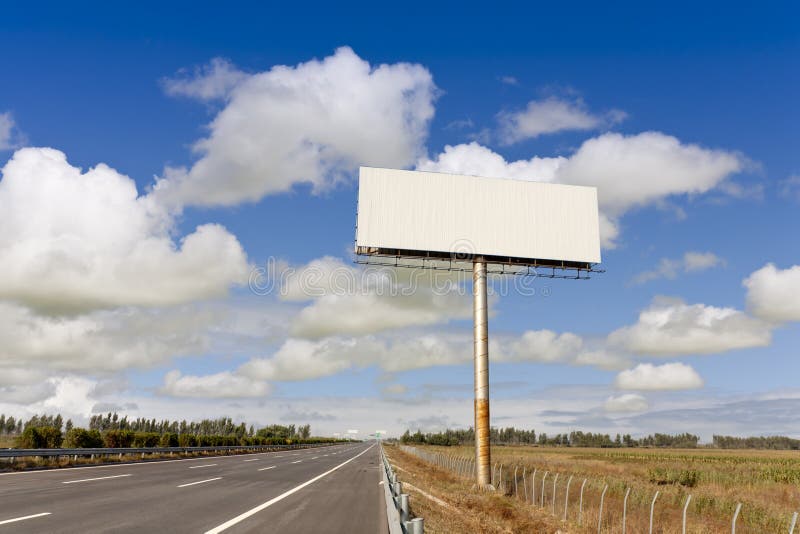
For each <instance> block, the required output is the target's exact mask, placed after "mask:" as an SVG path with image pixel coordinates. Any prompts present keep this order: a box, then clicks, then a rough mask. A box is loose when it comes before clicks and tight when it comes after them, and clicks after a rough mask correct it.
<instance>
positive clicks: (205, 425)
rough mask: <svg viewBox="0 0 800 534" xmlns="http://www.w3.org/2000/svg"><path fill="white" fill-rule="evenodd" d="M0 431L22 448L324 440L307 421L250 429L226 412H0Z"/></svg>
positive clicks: (268, 442) (247, 443)
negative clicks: (74, 416) (148, 415)
mask: <svg viewBox="0 0 800 534" xmlns="http://www.w3.org/2000/svg"><path fill="white" fill-rule="evenodd" d="M0 435H7V436H12V437H14V438H15V439H14V441H15V445H16V446H17V447H18V448H24V449H39V448H59V447H62V446H64V447H67V448H89V447H111V448H118V447H207V446H238V445H275V444H286V443H311V442H321V441H329V440H326V439H324V438H312V437H311V425H302V426H297V425H287V426H284V425H269V426H265V427H263V428H259V429H258V430H256V429H255V427H254V426H253V425H250V426H249V427H248V426H247V425H246V424H245V423H243V422H242V423H238V424H236V423H234V422H233V420H232V419H231V418H229V417H222V418H219V419H203V420H201V421H185V420H184V421H169V420H166V419H165V420H162V421H157V420H156V419H143V418H137V419H135V420H129V419H128V418H127V416H122V417H120V416H119V415H118V414H117V413H111V412H109V413H108V414H106V415H94V416H92V417H91V419H90V420H89V428H77V427H75V426H74V425H73V423H72V421H71V420H69V419H68V420H67V421H66V422H64V419H63V417H62V416H61V415H55V416H53V415H34V416H33V417H31V418H30V419H28V420H27V421H23V420H21V419H20V420H17V419H15V418H14V417H13V416H8V417H7V416H5V415H4V414H0Z"/></svg>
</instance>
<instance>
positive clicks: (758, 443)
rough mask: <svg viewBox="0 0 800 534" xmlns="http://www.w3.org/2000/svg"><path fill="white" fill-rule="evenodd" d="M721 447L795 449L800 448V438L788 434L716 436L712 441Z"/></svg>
mask: <svg viewBox="0 0 800 534" xmlns="http://www.w3.org/2000/svg"><path fill="white" fill-rule="evenodd" d="M712 443H713V444H714V446H715V447H719V448H720V449H775V450H781V451H790V450H791V451H794V450H798V449H800V439H792V438H787V437H786V436H759V437H749V438H737V437H735V436H714V439H713V441H712Z"/></svg>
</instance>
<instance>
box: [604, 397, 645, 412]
mask: <svg viewBox="0 0 800 534" xmlns="http://www.w3.org/2000/svg"><path fill="white" fill-rule="evenodd" d="M649 407H650V406H649V404H648V403H647V399H645V398H644V397H642V396H641V395H638V394H636V393H625V394H622V395H619V396H616V397H614V396H611V397H609V398H608V399H606V402H605V405H604V408H605V410H606V411H607V412H643V411H645V410H647V409H648V408H649Z"/></svg>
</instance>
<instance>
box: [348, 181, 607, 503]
mask: <svg viewBox="0 0 800 534" xmlns="http://www.w3.org/2000/svg"><path fill="white" fill-rule="evenodd" d="M355 247H356V250H355V252H356V255H357V258H358V259H357V260H356V261H357V262H359V263H368V264H377V265H390V266H396V267H411V268H429V269H446V270H460V271H466V270H471V271H472V280H473V284H472V292H473V320H474V360H475V362H474V363H475V406H474V409H475V460H476V462H475V465H476V469H475V471H476V484H477V485H478V487H481V488H484V487H489V486H490V484H491V472H490V466H491V451H490V447H489V424H490V423H489V322H488V305H487V280H486V277H487V275H488V274H513V275H525V276H546V277H551V278H574V279H586V278H588V274H589V273H591V272H598V270H597V269H596V266H597V264H599V263H600V228H599V217H598V208H597V189H596V188H594V187H583V186H573V185H560V184H549V183H540V182H534V181H524V180H511V179H503V178H482V177H478V176H462V175H455V174H444V173H435V172H419V171H403V170H395V169H378V168H372V167H361V169H360V172H359V184H358V215H357V222H356V244H355Z"/></svg>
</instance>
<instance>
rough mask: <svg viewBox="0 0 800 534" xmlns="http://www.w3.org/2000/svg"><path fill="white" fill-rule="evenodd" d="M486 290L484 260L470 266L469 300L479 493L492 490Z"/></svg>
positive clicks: (478, 259) (476, 470)
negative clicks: (472, 337)
mask: <svg viewBox="0 0 800 534" xmlns="http://www.w3.org/2000/svg"><path fill="white" fill-rule="evenodd" d="M487 295H488V291H487V288H486V260H485V259H484V258H483V257H477V258H475V260H474V261H473V264H472V297H473V308H472V312H473V321H474V343H475V346H474V358H475V466H476V469H475V473H476V481H475V482H476V484H477V486H478V488H479V489H483V488H486V489H492V487H491V483H492V481H491V478H490V476H491V473H490V468H491V452H490V446H489V314H488V303H487V301H488V296H487Z"/></svg>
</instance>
